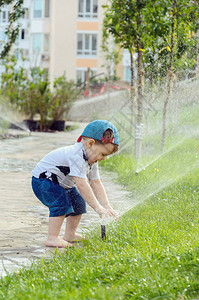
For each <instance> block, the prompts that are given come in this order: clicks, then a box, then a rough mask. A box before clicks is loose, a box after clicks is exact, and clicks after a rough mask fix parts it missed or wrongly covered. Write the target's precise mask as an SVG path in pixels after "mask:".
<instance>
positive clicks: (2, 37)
mask: <svg viewBox="0 0 199 300" xmlns="http://www.w3.org/2000/svg"><path fill="white" fill-rule="evenodd" d="M0 41H1V42H5V41H6V34H5V31H0Z"/></svg>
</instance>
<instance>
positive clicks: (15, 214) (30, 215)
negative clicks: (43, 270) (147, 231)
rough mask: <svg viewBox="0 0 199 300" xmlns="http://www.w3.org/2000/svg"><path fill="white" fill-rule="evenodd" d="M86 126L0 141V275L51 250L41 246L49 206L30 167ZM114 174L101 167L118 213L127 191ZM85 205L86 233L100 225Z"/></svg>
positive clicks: (81, 228)
mask: <svg viewBox="0 0 199 300" xmlns="http://www.w3.org/2000/svg"><path fill="white" fill-rule="evenodd" d="M76 124H77V123H76ZM85 125H86V123H78V128H77V129H75V130H73V131H70V132H56V133H47V132H46V133H41V132H32V133H31V135H29V133H28V132H23V136H24V137H22V138H18V139H5V140H1V141H0V162H1V163H0V182H1V184H0V210H1V218H0V276H5V275H6V273H7V272H12V271H14V270H17V269H18V268H20V267H22V266H23V265H30V264H31V261H32V260H33V259H39V258H41V257H46V256H48V255H49V254H50V253H51V252H52V251H53V250H52V249H51V248H46V247H45V246H44V243H45V239H46V235H47V227H48V209H47V208H46V207H44V206H43V205H42V204H40V202H39V201H38V200H37V199H36V197H35V196H34V195H33V192H32V190H31V184H30V182H31V170H32V169H33V167H34V166H35V164H36V163H37V162H38V161H39V160H40V159H41V158H42V157H43V156H44V155H45V154H47V153H48V152H49V151H51V150H53V149H56V148H58V147H62V146H65V145H70V144H72V143H74V142H75V141H76V139H77V137H78V136H79V135H80V134H81V132H82V130H83V128H84V127H85ZM12 133H14V134H16V133H17V132H16V131H13V132H12ZM19 133H20V134H21V133H22V132H19ZM113 177H114V174H112V173H106V172H104V170H101V179H102V182H103V183H104V186H105V189H106V191H107V194H108V197H109V201H110V202H111V204H112V206H113V207H114V208H115V209H116V210H117V211H118V212H119V213H120V214H121V213H123V212H124V211H126V210H127V209H128V208H129V207H130V204H129V201H128V198H127V192H126V191H125V190H123V189H122V187H121V186H120V185H118V184H116V183H114V182H113ZM121 207H122V209H121ZM87 208H88V213H87V214H85V215H84V216H83V218H82V220H81V224H80V226H79V232H85V229H84V228H85V227H88V228H92V226H93V225H94V224H95V225H96V222H98V223H99V224H100V221H99V218H98V215H97V214H95V212H94V211H93V210H92V209H89V207H87ZM62 231H63V229H62Z"/></svg>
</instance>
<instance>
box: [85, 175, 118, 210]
mask: <svg viewBox="0 0 199 300" xmlns="http://www.w3.org/2000/svg"><path fill="white" fill-rule="evenodd" d="M89 183H90V186H91V188H92V190H93V193H94V195H95V197H96V198H97V200H98V201H99V203H100V204H101V205H102V206H103V207H104V208H106V209H107V210H108V211H110V212H111V213H112V215H114V216H117V213H116V212H115V211H114V210H113V208H112V207H111V205H110V203H109V201H108V197H107V195H106V191H105V189H104V186H103V184H102V182H101V180H100V179H97V180H90V182H89Z"/></svg>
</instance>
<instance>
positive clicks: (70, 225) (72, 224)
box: [63, 215, 83, 242]
mask: <svg viewBox="0 0 199 300" xmlns="http://www.w3.org/2000/svg"><path fill="white" fill-rule="evenodd" d="M81 217H82V215H77V216H69V217H67V218H66V229H65V234H64V237H63V239H64V240H65V241H68V242H73V241H77V240H82V239H83V236H82V235H81V234H78V233H76V230H77V227H78V225H79V222H80V220H81Z"/></svg>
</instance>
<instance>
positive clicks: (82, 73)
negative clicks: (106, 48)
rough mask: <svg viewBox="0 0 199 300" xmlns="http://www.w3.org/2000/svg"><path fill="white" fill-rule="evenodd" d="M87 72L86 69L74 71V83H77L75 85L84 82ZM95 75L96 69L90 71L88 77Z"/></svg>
mask: <svg viewBox="0 0 199 300" xmlns="http://www.w3.org/2000/svg"><path fill="white" fill-rule="evenodd" d="M87 70H88V69H86V68H83V69H77V70H76V82H77V84H80V83H82V82H84V81H85V80H86V73H87ZM95 74H97V70H96V69H90V77H92V76H93V75H95Z"/></svg>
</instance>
